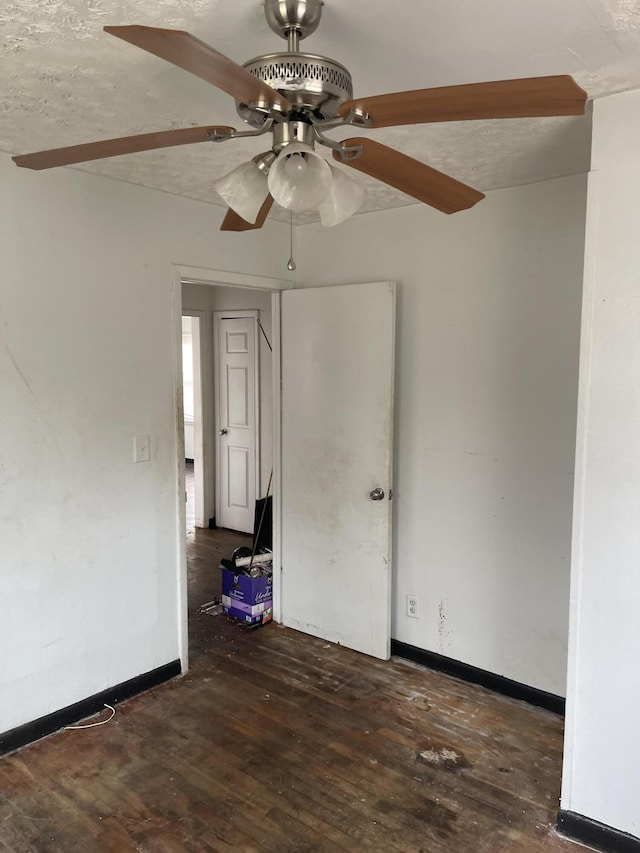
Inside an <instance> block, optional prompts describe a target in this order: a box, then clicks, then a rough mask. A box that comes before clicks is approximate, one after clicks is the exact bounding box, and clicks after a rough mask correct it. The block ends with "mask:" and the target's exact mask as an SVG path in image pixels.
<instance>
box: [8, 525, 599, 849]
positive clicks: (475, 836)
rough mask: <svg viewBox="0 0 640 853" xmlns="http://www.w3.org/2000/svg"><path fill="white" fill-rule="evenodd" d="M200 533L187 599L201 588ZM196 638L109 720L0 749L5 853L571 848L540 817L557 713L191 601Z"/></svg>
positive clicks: (555, 747) (206, 592)
mask: <svg viewBox="0 0 640 853" xmlns="http://www.w3.org/2000/svg"><path fill="white" fill-rule="evenodd" d="M201 532H202V533H205V534H208V533H209V531H198V533H197V534H194V535H193V536H192V537H191V539H190V544H189V548H190V554H191V560H190V575H189V578H190V586H193V589H190V593H191V592H193V602H194V607H198V606H199V605H200V604H202V603H204V602H205V601H207V600H210V598H211V597H213V595H215V594H216V593H215V589H216V587H215V583H217V581H216V580H215V575H216V572H215V571H214V569H215V568H216V567H215V566H212V561H213V562H214V563H215V560H216V559H217V558H216V556H215V548H217V547H218V546H217V545H209V544H207V543H208V537H207V536H205V537H200V536H199V534H200V533H201ZM189 535H191V534H189ZM201 543H204V544H202V547H200V545H201ZM219 547H220V548H222V549H223V550H224V549H225V548H226V547H227V545H226V544H222V545H220V546H219ZM225 556H228V554H226V553H225ZM199 573H202V574H204V575H205V576H206V577H205V578H204V579H203V578H202V577H200V578H198V577H197V575H198V574H199ZM200 620H204V621H203V623H202V627H198V626H199V624H200ZM194 643H195V648H194V649H192V651H193V654H192V667H191V669H190V671H189V673H188V674H187V675H186V676H184V677H182V678H179V679H176V680H174V681H173V682H170V683H168V684H165V685H162V686H160V687H158V688H156V689H154V690H151V691H149V692H148V693H146V694H143V695H140V696H138V697H135V698H134V699H130V700H129V701H127V702H124V703H122V704H120V705H118V707H117V714H116V716H115V718H114V719H113V721H112V722H110V723H108V724H107V725H105V726H102V727H99V728H94V729H88V730H85V731H63V732H60V733H58V734H56V735H53V736H51V737H49V738H47V739H46V740H43V741H40V742H39V743H37V744H33V745H32V746H30V747H27V748H25V749H22V750H20V751H18V752H15V753H13V754H11V755H8V756H6V757H5V758H4V759H0V850H2V851H3V853H32V851H33V853H94V851H95V853H103V851H104V853H111V851H113V853H120V851H123V853H125V851H144V853H179V851H246V853H251V852H252V851H274V853H276V852H277V853H297V852H298V851H318V853H331V851H375V852H376V853H377V851H379V853H394V851H395V853H407V851H415V853H418V851H423V853H498V851H514V853H542V851H567V853H571V851H573V853H577V851H580V850H586V848H582V847H581V846H580V845H574V844H571V843H569V842H566V841H563V840H562V839H560V838H558V837H557V836H555V835H554V833H553V831H552V825H553V822H554V819H555V814H556V811H557V807H558V796H559V789H560V768H561V750H562V720H561V719H560V718H559V717H557V716H555V715H553V714H551V713H549V712H546V711H542V710H539V709H535V708H532V707H530V706H528V705H526V704H524V703H521V702H518V701H515V700H510V699H505V698H503V697H500V696H497V695H495V694H492V693H490V692H489V691H486V690H484V689H482V688H478V687H474V686H471V685H468V684H465V683H463V682H460V681H457V680H456V679H454V678H451V677H449V676H445V675H442V674H440V673H436V672H432V671H429V670H426V669H423V668H421V667H419V666H416V665H411V664H407V663H405V662H401V661H398V660H391V661H388V662H381V661H376V660H373V659H370V658H366V657H364V656H362V655H359V654H357V653H356V652H352V651H350V650H348V649H345V648H342V647H340V646H335V645H332V644H329V643H325V642H323V641H322V640H318V639H315V638H313V637H308V636H306V635H303V634H299V633H297V632H295V631H291V630H289V629H286V628H281V627H279V626H277V625H275V624H270V625H266V626H264V627H261V628H258V629H249V628H246V627H244V626H242V625H238V624H235V623H232V622H229V621H228V620H227V619H226V618H225V617H224V616H222V615H220V616H207V615H202V616H201V617H199V621H198V623H197V624H196V627H195V639H194Z"/></svg>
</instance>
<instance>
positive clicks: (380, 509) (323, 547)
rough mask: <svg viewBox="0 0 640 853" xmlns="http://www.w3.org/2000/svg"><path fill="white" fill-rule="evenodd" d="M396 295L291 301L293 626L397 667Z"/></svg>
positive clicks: (316, 292)
mask: <svg viewBox="0 0 640 853" xmlns="http://www.w3.org/2000/svg"><path fill="white" fill-rule="evenodd" d="M394 326H395V285H394V284H392V283H388V282H382V283H375V284H356V285H346V286H339V287H321V288H305V289H301V290H291V291H286V292H284V293H283V294H282V329H281V335H282V481H281V483H282V575H281V602H282V603H281V617H282V622H283V623H284V624H285V625H288V626H289V627H291V628H296V629H298V630H300V631H304V632H305V633H308V634H313V635H314V636H317V637H322V638H323V639H326V640H329V641H331V642H337V643H340V644H341V645H344V646H348V647H349V648H352V649H356V650H357V651H360V652H364V653H365V654H369V655H372V656H374V657H377V658H382V659H387V658H388V657H389V654H390V645H391V503H390V500H391V488H392V429H393V365H394Z"/></svg>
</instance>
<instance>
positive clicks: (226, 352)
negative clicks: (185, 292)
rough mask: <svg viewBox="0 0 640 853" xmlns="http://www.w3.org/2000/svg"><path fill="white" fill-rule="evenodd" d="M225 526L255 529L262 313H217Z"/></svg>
mask: <svg viewBox="0 0 640 853" xmlns="http://www.w3.org/2000/svg"><path fill="white" fill-rule="evenodd" d="M215 321H216V355H217V370H216V377H217V383H216V384H217V395H216V399H217V418H216V422H217V426H218V453H217V483H218V488H217V496H218V500H217V507H216V523H217V524H218V526H219V527H228V528H230V529H232V530H241V531H244V532H245V533H251V532H253V518H254V511H255V500H256V485H257V484H256V469H257V432H258V428H257V403H256V390H257V387H258V377H257V362H256V358H257V346H256V337H257V333H256V326H257V322H256V318H255V316H251V317H246V316H245V317H223V316H220V315H217V316H216V318H215Z"/></svg>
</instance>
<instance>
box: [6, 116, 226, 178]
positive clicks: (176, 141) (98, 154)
mask: <svg viewBox="0 0 640 853" xmlns="http://www.w3.org/2000/svg"><path fill="white" fill-rule="evenodd" d="M231 130H233V128H232V127H218V126H210V127H184V128H182V129H180V130H162V131H159V132H158V133H143V134H141V135H140V136H121V137H120V138H119V139H104V140H103V141H102V142H88V143H86V144H85V145H70V146H69V147H68V148H52V149H51V150H50V151H38V152H36V153H35V154H19V155H18V156H16V157H13V158H12V159H13V161H14V163H15V164H16V166H22V167H23V168H25V169H51V168H53V167H54V166H70V165H71V164H72V163H87V162H88V161H89V160H101V159H103V158H104V157H116V156H117V155H119V154H135V153H136V152H138V151H152V150H153V149H155V148H170V147H171V146H173V145H189V144H190V143H192V142H207V141H208V140H209V139H210V138H211V134H212V133H213V132H214V131H218V132H219V133H228V132H229V131H231Z"/></svg>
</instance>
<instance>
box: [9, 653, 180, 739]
mask: <svg viewBox="0 0 640 853" xmlns="http://www.w3.org/2000/svg"><path fill="white" fill-rule="evenodd" d="M181 672H182V667H181V665H180V661H179V660H174V661H171V663H167V664H164V666H159V667H158V668H157V669H152V670H151V672H145V673H143V674H142V675H137V676H136V677H135V678H130V679H129V680H128V681H123V682H122V684H116V686H115V687H109V688H108V689H107V690H103V691H102V692H101V693H96V694H95V695H94V696H89V697H88V698H87V699H82V700H81V701H80V702H76V703H75V704H74V705H68V706H67V707H66V708H61V709H60V710H59V711H54V712H53V713H52V714H47V716H46V717H40V718H39V719H37V720H33V721H32V722H30V723H25V724H24V725H22V726H18V727H17V728H15V729H11V730H10V731H8V732H4V734H0V755H4V754H5V753H7V752H12V751H13V750H14V749H19V748H20V747H21V746H26V745H27V744H28V743H33V741H35V740H40V738H43V737H46V736H47V735H50V734H53V732H56V731H58V730H59V729H62V728H64V727H65V726H70V725H73V724H74V723H77V722H78V720H82V719H83V718H84V717H90V716H91V715H92V714H97V713H98V712H99V711H102V709H103V708H104V706H105V705H117V704H118V702H122V701H124V700H125V699H129V698H131V696H135V695H136V694H138V693H143V692H144V691H145V690H149V689H150V688H151V687H157V686H158V684H162V683H163V682H164V681H169V679H170V678H175V676H176V675H180V673H181Z"/></svg>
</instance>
